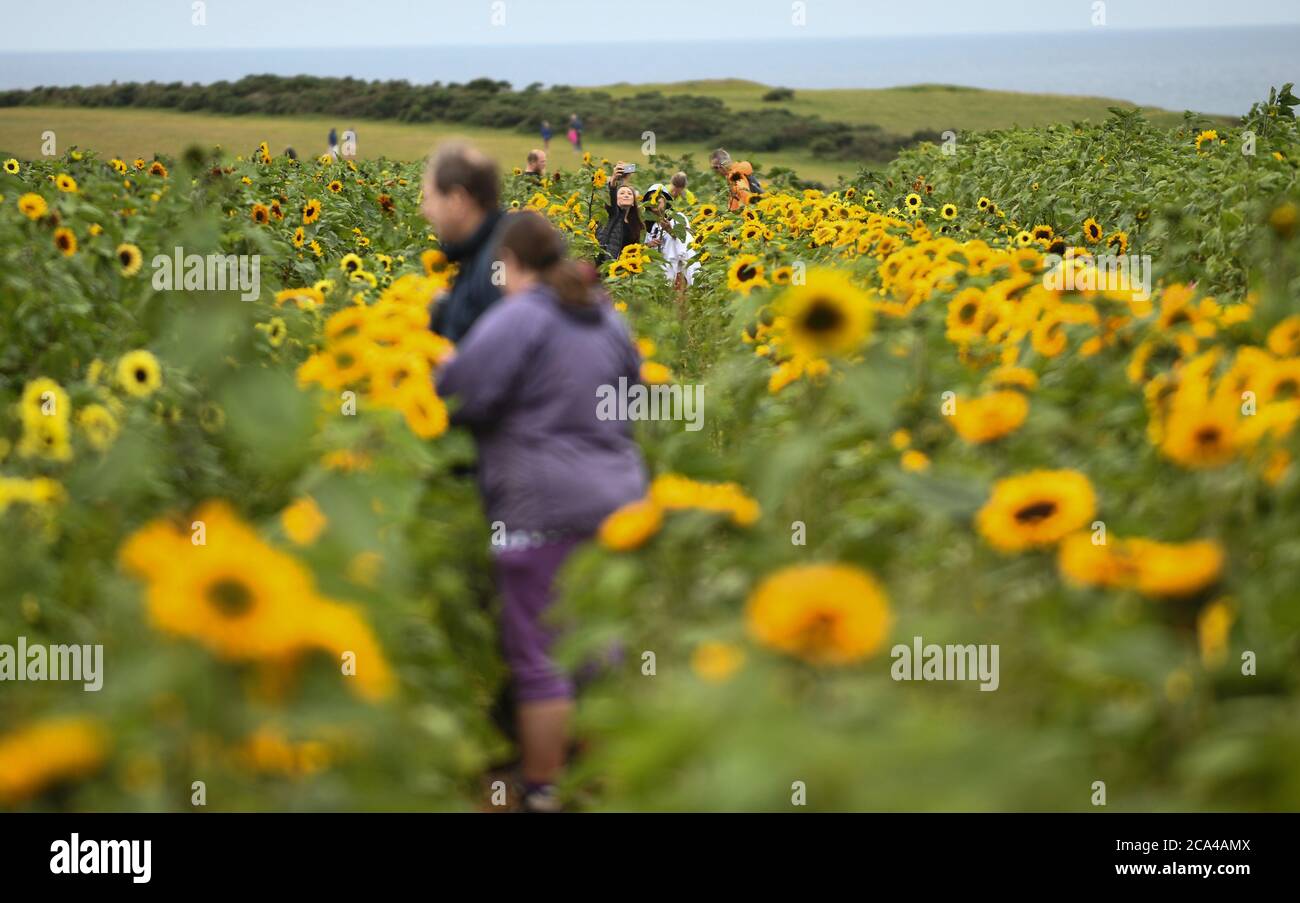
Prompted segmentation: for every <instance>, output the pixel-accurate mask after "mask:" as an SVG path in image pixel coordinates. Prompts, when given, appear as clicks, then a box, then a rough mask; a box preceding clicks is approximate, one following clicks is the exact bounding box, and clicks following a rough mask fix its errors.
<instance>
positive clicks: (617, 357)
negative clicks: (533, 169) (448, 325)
mask: <svg viewBox="0 0 1300 903" xmlns="http://www.w3.org/2000/svg"><path fill="white" fill-rule="evenodd" d="M566 250H567V249H566V247H565V242H564V238H563V237H562V236H561V235H560V233H559V232H557V231H556V230H555V229H554V228H553V227H552V226H551V225H550V224H549V223H548V222H547V221H546V219H545V218H544V217H542V216H540V215H539V214H536V213H533V212H531V211H528V212H522V213H515V214H510V215H509V216H507V217H506V221H505V223H504V224H503V225H502V227H501V234H500V243H499V245H498V246H497V257H498V259H499V260H500V261H501V263H502V265H503V269H504V275H505V297H504V298H503V299H502V301H501V302H500V303H498V304H496V305H494V306H493V307H491V308H490V309H489V310H488V311H487V313H485V314H484V315H483V316H482V318H481V319H480V320H479V321H478V322H477V323H475V324H474V326H473V328H471V329H470V331H469V333H468V334H467V335H466V336H465V338H464V339H463V340H462V341H461V343H460V345H459V346H458V347H457V349H456V354H455V356H454V357H453V358H452V359H451V361H450V362H449V363H447V364H445V365H444V367H443V369H442V370H441V371H440V372H439V374H438V379H437V385H438V391H439V393H441V394H442V395H444V396H445V397H448V398H450V399H452V408H453V413H452V416H451V421H452V423H453V424H460V425H464V426H467V427H468V428H469V429H470V430H471V431H472V432H473V434H474V439H475V442H476V444H477V446H478V453H479V490H480V493H481V494H482V497H483V508H484V511H485V513H486V515H487V519H488V521H489V522H490V523H492V524H493V527H494V534H495V533H496V532H497V531H498V530H500V529H502V528H500V527H498V526H497V524H498V523H499V524H501V525H503V529H504V537H505V541H504V542H502V543H499V544H498V543H496V542H495V539H494V546H493V549H492V551H493V554H494V557H495V559H496V575H497V584H498V588H499V590H500V593H501V597H502V609H501V638H502V645H503V648H504V653H505V658H506V662H507V664H508V665H509V668H510V674H511V679H512V681H513V683H514V694H515V698H516V700H517V702H518V712H517V722H518V735H519V743H520V747H521V752H522V757H523V780H524V798H523V804H524V808H525V809H528V810H530V811H537V812H546V811H558V809H559V800H558V797H557V796H556V794H555V790H554V786H553V785H554V783H555V781H556V779H557V778H558V776H559V774H560V771H561V769H562V768H563V765H564V755H565V749H566V746H567V741H568V728H569V720H570V717H571V714H572V711H573V699H574V685H573V681H572V679H571V678H570V677H569V675H567V674H565V673H563V672H562V671H561V670H560V669H559V668H558V667H557V666H556V664H555V663H554V662H553V661H552V660H551V658H550V649H551V644H552V641H553V639H554V631H553V630H552V629H551V628H550V627H549V626H548V625H547V624H546V622H545V612H546V610H547V609H548V608H549V607H550V605H551V603H552V601H553V599H554V593H553V587H552V585H553V582H554V579H555V575H556V573H557V572H558V571H559V569H560V567H561V565H562V564H563V563H564V561H565V559H566V558H567V557H568V556H569V554H570V553H571V552H572V551H573V549H574V548H575V547H576V546H577V545H578V544H579V543H581V542H582V541H583V540H585V539H587V538H589V537H591V536H592V535H593V534H594V533H595V531H596V528H597V527H598V526H599V525H600V523H601V521H602V520H604V519H605V517H606V516H607V515H608V514H610V513H611V512H612V511H614V509H616V508H618V507H620V506H622V505H623V504H625V503H627V502H630V501H633V500H634V499H638V498H641V497H642V496H643V495H644V494H645V489H646V478H645V468H644V465H643V463H642V460H641V452H640V450H639V449H638V448H637V446H636V443H635V442H634V441H633V439H632V430H631V424H630V423H629V422H627V421H618V420H601V419H599V418H598V417H597V416H596V401H597V389H598V388H599V387H600V386H605V385H618V381H619V379H620V377H625V378H626V379H627V380H628V381H629V383H630V384H631V383H636V382H637V381H638V379H639V377H638V374H639V371H640V366H641V361H640V356H639V355H638V353H637V350H636V347H635V346H634V345H633V344H632V340H631V338H630V336H629V334H628V329H627V325H626V324H625V323H624V321H623V319H622V317H620V316H619V315H618V313H616V312H615V311H614V309H613V307H612V305H611V304H610V301H609V299H608V297H606V296H605V295H604V294H603V293H600V292H598V291H596V290H595V289H594V288H593V287H592V284H591V279H590V276H589V274H588V273H587V272H585V271H584V270H583V269H581V268H580V267H579V265H578V264H576V263H574V262H573V261H570V260H568V259H566V256H565V255H566Z"/></svg>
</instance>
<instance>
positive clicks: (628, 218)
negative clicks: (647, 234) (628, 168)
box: [609, 182, 645, 241]
mask: <svg viewBox="0 0 1300 903" xmlns="http://www.w3.org/2000/svg"><path fill="white" fill-rule="evenodd" d="M624 188H628V189H631V191H632V204H631V206H629V207H628V208H627V211H626V212H624V213H623V214H622V216H623V222H624V223H626V224H627V225H628V226H630V227H632V229H633V230H634V231H633V235H634V238H633V239H632V240H633V241H640V240H641V233H642V232H644V231H645V223H643V222H641V208H640V207H639V206H638V205H637V198H638V197H639V196H640V194H641V193H640V192H639V191H637V190H636V186H635V185H629V184H628V183H627V182H624V183H623V184H622V185H620V186H618V188H617V189H615V191H614V205H613V207H612V208H611V209H610V212H609V216H610V219H613V218H614V217H616V216H618V215H619V213H620V211H621V210H622V208H620V207H619V206H618V193H619V191H622V190H623V189H624Z"/></svg>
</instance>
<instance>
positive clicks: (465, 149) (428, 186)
mask: <svg viewBox="0 0 1300 903" xmlns="http://www.w3.org/2000/svg"><path fill="white" fill-rule="evenodd" d="M421 211H422V212H423V213H424V216H425V218H426V219H428V220H429V222H430V223H432V224H433V228H434V231H435V233H436V234H437V236H438V243H439V245H440V247H441V248H442V252H443V253H444V254H446V255H447V260H448V261H450V262H451V263H455V264H457V265H458V266H459V271H458V273H457V275H456V280H455V281H454V282H453V283H452V286H451V290H450V291H449V292H448V293H447V294H445V295H443V296H442V297H440V298H439V299H438V301H437V302H436V304H435V306H434V309H433V318H432V320H431V322H430V324H429V328H430V329H432V330H433V331H434V332H436V333H438V334H439V335H442V336H445V337H447V338H449V339H451V340H452V341H453V342H458V341H460V339H461V337H463V336H464V335H465V334H466V333H467V332H469V330H470V327H472V326H473V325H474V322H475V321H476V320H478V318H479V317H481V316H482V315H483V313H484V311H486V310H487V309H488V308H489V307H491V306H492V305H493V304H495V303H496V301H497V300H498V299H499V298H500V297H501V286H500V285H499V284H498V281H497V280H495V279H494V278H493V276H494V273H493V267H492V264H493V262H494V261H495V259H496V258H495V246H496V232H497V227H498V226H499V225H500V223H501V220H502V218H503V213H502V211H501V203H500V181H499V176H498V173H497V166H496V163H494V162H493V161H492V160H491V159H490V158H489V157H487V156H486V155H485V154H483V152H482V151H479V150H478V149H477V148H474V147H472V146H470V145H468V144H465V143H463V142H451V143H447V144H443V145H442V146H440V147H439V148H438V150H437V152H436V153H435V154H434V155H433V156H432V157H430V159H429V164H428V166H427V167H426V169H425V175H424V199H423V201H422V204H421Z"/></svg>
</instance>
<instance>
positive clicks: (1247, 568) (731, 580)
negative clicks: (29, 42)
mask: <svg viewBox="0 0 1300 903" xmlns="http://www.w3.org/2000/svg"><path fill="white" fill-rule="evenodd" d="M1296 104H1297V101H1296V98H1295V97H1294V96H1292V95H1291V93H1290V90H1289V87H1288V88H1286V89H1283V90H1281V91H1279V92H1274V94H1273V96H1271V97H1270V98H1269V100H1268V101H1266V102H1261V103H1260V104H1258V105H1256V107H1255V108H1254V109H1253V110H1252V111H1251V114H1250V115H1249V116H1248V117H1246V118H1245V119H1244V120H1243V121H1242V123H1241V126H1240V128H1234V129H1225V128H1219V129H1218V130H1210V129H1207V128H1203V127H1202V125H1203V124H1202V123H1198V122H1197V121H1196V120H1195V118H1194V117H1190V116H1189V118H1188V119H1187V122H1186V124H1185V126H1184V127H1183V128H1181V129H1167V128H1157V127H1155V126H1153V125H1151V124H1149V123H1147V122H1145V121H1144V120H1143V119H1142V118H1141V116H1140V114H1136V113H1128V112H1123V111H1116V112H1115V114H1114V115H1113V116H1112V118H1111V119H1109V120H1108V121H1106V122H1103V123H1098V124H1090V123H1079V124H1075V125H1072V126H1060V127H1051V128H1043V129H1024V130H1011V131H1004V132H989V133H982V134H973V135H967V136H962V137H961V139H960V140H959V143H958V146H957V148H956V153H946V152H945V150H944V148H941V147H939V146H935V145H922V146H921V147H919V148H917V149H914V150H910V151H907V152H905V153H903V154H902V155H901V156H900V157H899V158H898V159H897V160H895V161H894V162H893V163H892V164H890V165H889V166H887V167H886V168H884V169H882V170H876V171H866V170H864V171H862V172H861V173H860V174H859V176H858V177H857V178H856V179H854V180H852V181H851V182H845V183H842V184H840V185H838V186H835V187H834V188H833V189H830V188H823V189H802V188H799V187H797V185H796V183H794V182H792V181H790V180H789V179H788V178H785V177H781V178H776V179H773V180H771V182H770V183H768V184H766V185H765V188H766V191H765V193H764V194H763V195H761V196H759V197H757V198H755V199H754V201H753V202H752V203H751V204H750V205H748V206H747V207H744V208H742V210H741V211H739V212H736V213H731V212H728V211H727V205H726V198H725V190H724V188H723V185H722V183H721V180H719V179H716V178H715V177H713V176H712V175H711V174H709V173H707V172H701V171H700V170H698V169H696V168H695V167H694V166H693V165H692V162H691V161H690V160H663V159H659V158H653V159H651V160H650V161H649V162H648V163H644V164H642V167H641V169H642V171H641V172H639V173H638V174H637V176H636V178H637V179H638V180H639V182H638V187H639V188H641V189H642V190H644V189H645V188H647V187H649V185H650V184H651V182H652V181H666V180H667V177H668V176H670V175H671V174H672V173H673V172H675V171H677V170H679V169H684V170H685V171H687V173H688V174H689V176H690V185H691V188H692V190H693V191H694V192H695V195H696V196H695V197H694V199H693V200H692V201H691V203H689V204H686V205H683V204H680V203H679V204H678V206H677V209H678V210H679V211H681V212H684V213H686V215H687V217H688V218H689V220H690V222H691V229H692V232H693V236H694V247H695V249H696V251H697V256H696V258H695V259H696V260H697V261H699V262H700V263H701V264H702V266H701V268H700V270H699V272H698V274H697V275H696V277H695V281H694V284H693V285H692V286H691V287H690V288H689V289H687V290H685V291H681V292H679V291H677V290H676V289H674V287H673V286H672V285H671V284H669V282H668V281H667V280H666V279H665V278H664V275H663V273H662V272H661V271H660V268H659V256H658V253H657V252H656V251H655V250H653V249H651V248H647V247H644V246H633V247H631V248H629V249H627V250H626V251H625V253H624V254H623V256H622V258H621V259H619V260H618V261H615V262H613V263H612V264H609V265H607V266H604V267H603V268H602V276H603V278H604V280H605V282H606V287H607V288H608V291H609V292H610V294H611V296H612V297H613V298H614V300H615V302H616V303H617V305H618V306H619V308H620V309H621V310H623V311H625V313H626V316H627V318H628V320H629V323H630V325H631V327H632V330H633V333H634V335H635V336H636V338H637V340H638V345H639V347H640V349H641V353H642V356H643V359H644V364H643V370H642V377H643V380H644V381H646V382H647V383H654V384H678V385H682V386H700V387H702V389H703V393H704V394H703V398H704V417H703V424H704V427H703V429H701V430H698V431H691V430H686V429H683V424H682V423H681V422H680V421H669V420H663V421H650V422H642V423H639V424H638V425H637V434H638V438H639V440H640V442H641V445H642V448H643V450H644V452H645V455H646V458H647V463H648V465H649V468H650V471H651V476H652V484H651V488H650V490H649V492H648V494H647V497H646V498H645V499H644V500H642V501H640V502H637V503H635V504H633V505H629V506H628V507H626V508H624V509H622V510H620V511H618V512H615V513H614V514H613V515H611V517H610V518H609V519H608V520H607V521H606V523H605V524H604V525H603V526H602V528H601V530H600V533H599V535H598V537H597V538H596V541H594V542H592V543H589V544H588V545H587V546H586V547H584V548H583V549H581V550H580V551H579V552H578V553H577V554H576V555H575V557H574V559H573V560H572V561H571V562H570V564H569V565H568V567H567V568H566V570H565V572H564V575H563V581H562V582H563V587H564V592H563V599H562V602H561V604H560V606H559V611H558V612H557V617H558V618H559V620H560V621H561V622H562V623H563V624H564V625H565V626H566V628H567V629H566V633H565V640H564V645H563V650H562V652H563V657H564V659H565V661H567V662H569V663H570V664H573V665H574V666H577V665H578V664H579V663H581V662H583V661H585V660H586V659H588V658H589V657H590V656H592V655H593V654H595V653H597V652H599V651H600V650H606V649H608V648H610V647H611V645H616V646H617V647H619V648H621V649H622V650H623V653H624V654H623V655H622V657H621V659H620V661H619V663H618V664H616V665H613V666H611V667H609V668H608V669H606V671H605V672H604V673H603V674H602V675H601V676H600V677H599V678H598V679H596V680H595V681H594V682H593V683H592V684H590V685H589V686H587V687H586V688H585V690H584V692H583V695H582V696H581V697H580V704H579V739H580V753H579V755H578V756H577V758H576V759H575V761H574V768H573V770H572V772H571V774H570V775H569V778H568V780H567V783H566V785H565V788H564V790H565V793H566V796H567V797H568V799H569V800H570V801H571V803H572V804H573V805H574V806H575V807H576V808H581V809H587V810H601V809H611V810H646V809H654V810H661V809H667V810H699V809H704V810H716V809H725V810H750V809H762V810H788V809H789V808H790V807H791V805H792V794H799V795H801V796H800V802H801V803H802V804H804V805H806V806H807V807H808V808H812V809H821V810H863V809H871V810H916V809H920V810H1079V811H1083V810H1091V809H1093V808H1095V807H1097V806H1098V805H1099V797H1098V794H1099V793H1101V794H1102V797H1101V799H1102V800H1103V801H1104V804H1105V805H1106V806H1107V807H1110V808H1112V809H1123V810H1163V809H1248V810H1270V809H1295V808H1298V807H1300V768H1298V767H1297V766H1296V764H1295V763H1296V762H1297V761H1300V668H1298V667H1297V655H1298V654H1300V466H1297V464H1296V456H1297V453H1298V452H1300V429H1297V425H1298V421H1300V222H1298V220H1300V182H1298V180H1297V169H1296V166H1297V162H1296V161H1300V133H1298V132H1297V127H1296V123H1295V120H1294V116H1293V108H1294V107H1295V106H1296ZM611 168H612V163H611V161H608V160H601V159H599V157H594V158H593V157H591V156H590V155H589V156H588V157H587V158H585V159H584V160H583V162H582V164H581V165H580V166H575V167H573V168H570V169H568V170H566V171H565V172H562V173H559V174H555V175H552V176H550V177H548V178H547V179H545V180H543V181H542V182H541V183H540V184H539V183H537V182H536V181H532V180H529V179H527V178H525V177H523V176H521V175H520V174H518V173H515V174H506V175H505V195H504V196H505V198H506V201H507V203H508V204H509V206H510V207H511V208H523V207H531V208H534V209H537V210H539V211H540V212H542V213H543V214H545V215H546V216H547V217H548V218H549V219H550V220H551V221H552V222H553V223H554V224H555V225H556V226H557V227H559V228H560V229H561V230H563V231H564V232H565V233H566V234H567V235H569V236H570V238H571V246H572V252H573V253H574V254H575V255H578V256H583V257H587V258H595V256H596V249H597V246H596V238H595V235H596V232H597V230H598V228H599V226H600V224H601V221H602V220H603V217H604V215H605V214H604V204H605V200H606V197H607V194H608V192H607V189H606V188H605V187H604V186H605V183H606V180H607V178H608V175H609V172H610V170H611ZM421 183H422V164H421V163H420V162H395V161H388V160H382V159H381V160H365V161H359V162H355V163H343V162H332V161H329V160H328V159H323V160H303V161H295V160H289V159H286V158H276V157H273V156H272V155H271V154H270V153H269V151H268V150H267V148H266V146H265V145H263V146H262V147H260V148H257V149H252V150H250V151H249V152H247V153H242V154H232V153H229V152H222V151H220V150H219V149H218V150H213V151H208V150H201V149H199V148H195V149H193V150H192V151H191V152H188V153H186V154H185V155H183V156H182V157H180V158H176V159H171V158H165V159H163V158H159V159H152V160H145V159H137V160H118V159H104V158H103V157H101V156H99V155H97V154H96V153H94V152H93V151H89V150H76V149H74V150H72V151H71V152H69V153H68V154H67V155H65V156H64V157H61V158H43V159H39V160H33V161H25V160H17V159H10V160H8V161H6V162H5V163H4V169H3V172H2V173H0V335H2V336H3V337H4V342H3V346H0V642H3V643H9V644H13V643H15V642H16V640H17V638H19V637H23V638H25V642H26V643H27V644H29V645H36V644H47V645H51V646H52V645H56V644H102V646H103V650H104V664H103V685H102V688H101V689H99V690H97V691H94V692H87V691H86V690H84V689H83V687H82V686H81V684H79V683H67V682H58V681H52V680H45V681H40V682H32V683H23V684H18V683H7V684H5V685H4V690H3V693H2V695H0V807H3V808H13V809H25V810H48V809H57V810H72V811H78V810H186V811H189V810H193V809H195V808H196V807H197V806H200V805H202V806H205V807H207V808H210V809H223V810H352V809H384V810H391V809H413V810H430V809H437V810H474V809H485V808H491V806H490V804H489V803H488V791H487V790H486V787H485V784H486V782H485V779H484V775H485V773H487V772H488V770H489V768H490V766H491V765H492V763H494V762H499V761H503V760H505V759H507V758H508V757H509V755H510V751H511V744H510V741H509V739H508V738H507V737H506V736H505V735H503V734H502V732H501V731H500V730H499V729H498V728H497V726H496V722H495V720H494V717H493V708H494V703H495V701H496V700H497V698H498V695H499V691H500V688H501V686H502V684H503V682H504V677H505V669H504V666H503V664H502V662H501V660H500V657H499V653H498V650H497V640H496V628H495V624H494V617H493V612H494V606H495V605H496V601H495V598H494V590H493V587H492V580H491V576H490V566H489V554H488V549H489V527H488V525H487V524H486V523H485V522H484V519H483V516H482V513H481V511H480V509H479V504H478V500H477V495H476V492H475V489H474V486H473V481H472V479H471V478H470V473H471V471H472V465H473V446H472V443H471V442H470V440H469V437H468V436H467V435H466V434H463V433H462V432H461V431H459V430H456V429H449V428H448V422H447V409H446V407H445V406H444V403H443V401H442V400H441V399H440V398H439V397H438V395H437V388H436V384H435V380H434V379H433V378H432V375H431V374H432V373H433V372H434V370H435V368H436V366H437V364H438V362H439V361H440V360H442V358H443V357H444V356H445V355H446V353H447V352H448V350H449V345H448V344H447V343H446V342H445V341H444V340H442V339H441V338H439V337H437V336H435V335H433V334H432V333H430V332H429V331H428V329H427V322H428V305H429V303H430V300H431V299H432V298H434V297H435V296H436V295H437V294H438V292H439V291H441V290H442V289H444V288H445V287H446V285H447V284H448V282H449V280H450V279H451V278H453V277H454V269H453V268H451V267H449V266H448V264H447V262H446V259H445V257H443V255H442V254H441V252H440V251H439V245H438V239H437V236H436V235H434V234H432V233H431V231H430V229H429V227H428V225H427V223H425V221H424V220H423V219H422V217H421V215H420V212H419V206H420V191H421ZM178 248H182V249H183V253H184V254H185V255H190V254H196V255H217V254H219V255H236V256H252V255H257V257H258V259H259V260H260V264H261V269H260V277H261V290H260V293H259V294H258V296H257V297H254V298H251V299H249V300H245V299H242V298H241V297H240V291H239V289H238V288H235V289H233V290H229V291H224V292H222V291H206V290H193V289H187V288H186V287H185V285H184V282H183V280H180V279H179V278H178V279H177V280H174V281H173V282H172V283H171V284H170V285H165V286H163V287H159V282H158V279H157V274H158V271H159V262H158V260H157V258H159V257H162V258H168V259H171V258H173V257H174V256H175V255H176V254H177V253H178V251H177V249H178ZM1116 254H1122V255H1133V256H1135V257H1141V258H1142V259H1144V260H1149V266H1150V272H1149V273H1148V274H1147V275H1149V276H1151V280H1150V282H1151V284H1150V291H1149V292H1148V291H1145V290H1144V285H1140V284H1139V280H1138V279H1136V278H1127V281H1125V280H1121V281H1120V282H1119V283H1118V284H1117V283H1115V282H1114V281H1113V280H1112V281H1110V282H1107V283H1105V284H1104V285H1103V283H1102V280H1101V279H1100V276H1101V274H1102V268H1101V261H1102V260H1103V259H1104V258H1105V256H1106V255H1116ZM1062 268H1064V269H1065V270H1068V271H1069V273H1070V275H1071V277H1072V279H1073V282H1072V283H1071V284H1072V286H1073V287H1072V288H1055V287H1053V286H1052V283H1051V282H1050V280H1049V278H1048V277H1049V275H1051V273H1052V272H1059V271H1060V270H1061V269H1062ZM916 638H920V639H916ZM914 639H916V642H917V644H918V646H919V645H920V644H922V643H924V644H932V643H933V644H939V645H943V644H962V645H966V644H974V645H977V646H996V648H997V649H998V650H999V659H998V661H999V662H1000V665H1005V666H1006V667H1005V668H1000V670H999V673H998V676H997V680H996V686H995V687H988V686H986V687H985V688H984V689H987V690H991V691H989V692H985V691H984V689H981V686H980V685H979V684H978V683H977V682H974V681H971V680H929V679H916V678H919V677H922V675H921V672H920V671H919V666H918V671H917V672H916V673H915V674H914V673H913V672H912V669H911V668H900V667H899V665H898V660H897V656H896V650H897V649H898V648H899V646H902V647H906V648H909V649H910V648H911V647H912V645H913V642H914ZM1099 787H1100V788H1102V789H1101V790H1099Z"/></svg>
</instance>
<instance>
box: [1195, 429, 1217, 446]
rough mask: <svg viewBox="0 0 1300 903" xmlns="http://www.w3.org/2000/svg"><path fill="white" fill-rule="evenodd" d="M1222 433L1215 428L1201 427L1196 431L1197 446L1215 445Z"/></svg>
mask: <svg viewBox="0 0 1300 903" xmlns="http://www.w3.org/2000/svg"><path fill="white" fill-rule="evenodd" d="M1222 435H1223V433H1222V431H1221V430H1220V429H1219V428H1218V427H1217V426H1203V427H1201V428H1200V429H1199V430H1197V431H1196V441H1197V443H1198V444H1199V445H1217V444H1218V442H1219V439H1220V438H1221V437H1222Z"/></svg>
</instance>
